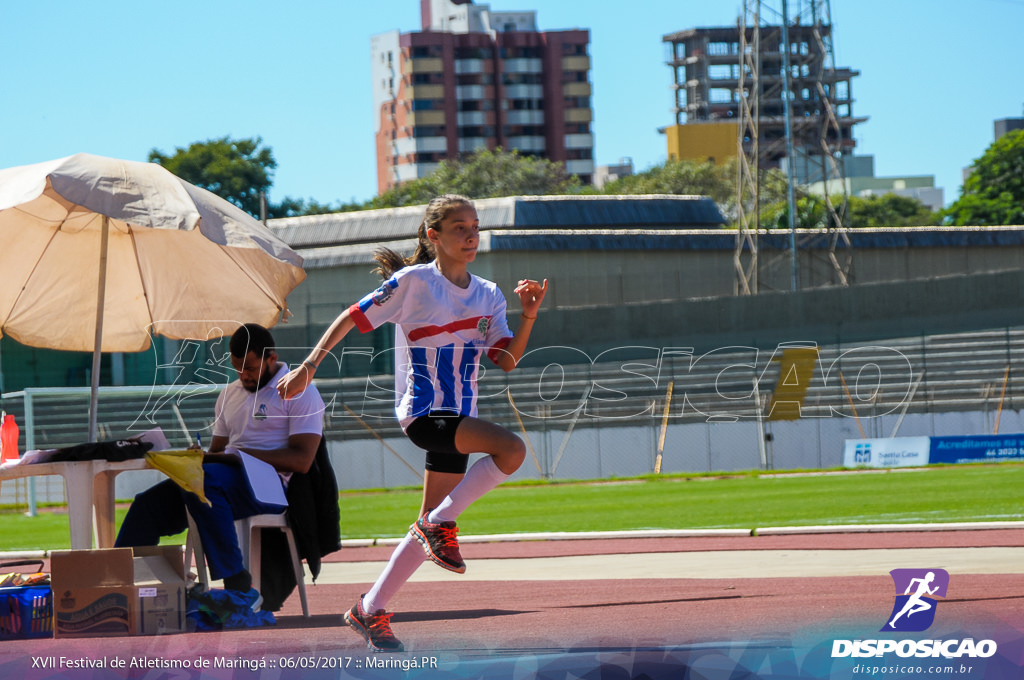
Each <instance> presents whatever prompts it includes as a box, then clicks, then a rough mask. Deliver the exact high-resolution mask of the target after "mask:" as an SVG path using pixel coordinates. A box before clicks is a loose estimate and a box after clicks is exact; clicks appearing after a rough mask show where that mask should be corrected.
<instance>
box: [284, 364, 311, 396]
mask: <svg viewBox="0 0 1024 680" xmlns="http://www.w3.org/2000/svg"><path fill="white" fill-rule="evenodd" d="M311 382H313V371H312V370H311V369H310V368H309V366H307V365H306V364H299V365H298V366H296V367H295V368H293V369H292V370H290V371H288V373H286V374H285V375H284V376H283V377H282V378H281V379H280V380H278V381H277V393H278V394H279V395H281V398H282V399H291V398H292V397H294V396H296V395H299V394H302V392H303V391H304V390H305V389H306V388H307V387H309V384H310V383H311Z"/></svg>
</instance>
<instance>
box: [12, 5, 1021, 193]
mask: <svg viewBox="0 0 1024 680" xmlns="http://www.w3.org/2000/svg"><path fill="white" fill-rule="evenodd" d="M791 2H795V0H791ZM776 4H777V3H776ZM490 5H491V7H492V8H493V9H495V10H536V11H537V19H538V23H539V26H540V28H541V30H557V29H565V28H587V29H589V30H590V32H591V60H592V67H593V70H592V73H591V81H592V83H593V89H594V98H593V104H594V116H595V120H594V126H593V129H594V134H595V160H596V162H597V163H598V164H601V165H604V164H608V163H614V162H617V161H618V159H620V158H622V157H630V158H632V159H633V161H634V164H635V166H636V167H637V169H638V170H643V169H645V168H648V167H650V166H652V165H655V164H658V163H661V162H663V161H664V159H665V156H666V152H665V140H664V137H663V136H662V135H660V134H658V132H657V130H658V128H659V127H663V126H665V125H669V124H671V123H672V122H673V117H672V113H671V111H670V109H671V108H672V106H673V102H674V100H673V95H672V91H671V89H670V86H671V83H672V73H671V70H670V69H669V67H668V66H666V65H665V61H666V56H667V48H666V46H665V45H664V44H663V43H662V42H661V38H662V36H663V35H665V34H667V33H672V32H675V31H680V30H685V29H688V28H694V27H701V26H726V25H732V24H734V23H735V21H736V19H737V17H738V16H739V14H740V12H741V8H742V3H741V2H739V1H738V0H730V1H729V2H720V1H718V0H636V1H634V2H631V3H596V2H593V0H494V1H493V2H491V3H490ZM831 10H832V20H833V24H834V26H835V51H836V63H837V65H839V66H849V67H851V68H854V69H856V70H859V71H860V73H861V75H860V76H858V77H857V78H855V79H854V81H853V85H852V89H853V94H854V97H855V99H856V101H855V104H854V108H853V112H854V114H855V115H858V116H867V117H868V118H869V120H868V122H866V123H863V124H861V125H859V126H857V128H856V138H857V142H858V153H861V154H871V155H874V156H875V172H876V175H878V176H894V175H934V176H935V177H936V184H937V185H938V186H941V187H944V188H945V192H946V202H947V204H948V203H949V202H951V201H952V200H953V199H955V198H956V196H957V195H958V194H959V188H960V185H961V183H962V176H961V170H962V168H964V167H965V166H967V165H969V164H970V163H971V161H972V160H973V159H975V158H977V157H978V156H980V155H981V154H982V153H983V152H984V150H985V148H986V147H987V146H988V145H989V144H990V143H991V142H992V124H993V121H994V120H996V119H1000V118H1017V117H1021V116H1022V115H1024V69H1022V68H1021V65H1022V64H1024V48H1022V45H1024V39H1022V35H1021V27H1022V26H1024V0H973V1H972V2H965V1H964V0H831ZM419 25H420V24H419V2H418V0H376V1H373V2H370V1H364V2H355V1H352V0H335V1H333V2H331V1H327V0H294V1H293V2H289V3H282V2H264V1H263V0H250V1H248V2H241V1H236V0H205V1H203V2H198V1H195V0H168V1H165V2H157V1H150V0H147V1H144V2H140V1H139V0H131V1H126V0H98V1H97V2H93V3H88V2H79V1H72V0H34V1H32V2H7V3H4V7H3V9H0V63H2V66H0V88H2V99H0V102H2V104H0V167H4V168H6V167H11V166H15V165H23V164H27V163H34V162H39V161H44V160H48V159H52V158H58V157H61V156H67V155H70V154H73V153H78V152H89V153H94V154H99V155H104V156H112V157H117V158H125V159H130V160H145V159H146V156H147V154H148V153H149V151H150V149H153V148H157V149H160V150H161V151H164V152H173V150H174V148H175V147H178V146H187V145H188V144H190V143H191V142H194V141H199V140H206V139H212V138H216V137H222V136H225V135H228V136H231V137H235V138H240V137H252V136H260V137H262V138H263V141H264V143H265V144H266V145H268V146H270V147H271V148H272V149H273V151H274V155H275V157H276V159H277V161H278V169H277V171H276V174H275V177H274V188H273V190H272V192H271V199H272V200H274V201H277V200H280V199H281V198H283V197H284V196H292V197H295V198H307V199H308V198H314V199H316V200H318V201H320V202H323V203H327V202H334V201H339V200H340V201H349V200H359V201H362V200H365V199H367V198H370V197H372V196H373V195H374V194H375V193H376V181H375V158H374V142H373V111H372V105H371V99H370V63H369V62H370V36H372V35H374V34H377V33H382V32H385V31H389V30H394V29H398V30H401V31H412V30H418V29H419Z"/></svg>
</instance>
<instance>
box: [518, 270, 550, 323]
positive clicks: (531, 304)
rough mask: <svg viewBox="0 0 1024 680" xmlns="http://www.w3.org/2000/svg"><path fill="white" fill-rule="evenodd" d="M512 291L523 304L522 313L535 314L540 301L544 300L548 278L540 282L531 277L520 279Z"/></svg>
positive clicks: (525, 314)
mask: <svg viewBox="0 0 1024 680" xmlns="http://www.w3.org/2000/svg"><path fill="white" fill-rule="evenodd" d="M513 292H515V294H516V295H518V296H519V301H520V302H521V303H522V305H523V315H524V316H530V317H533V316H537V310H538V309H540V303H541V302H543V301H544V295H546V294H547V292H548V280H547V279H544V283H543V284H540V283H537V282H536V281H534V280H532V279H521V280H520V281H519V285H518V286H516V289H515V291H513Z"/></svg>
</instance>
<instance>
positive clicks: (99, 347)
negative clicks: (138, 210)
mask: <svg viewBox="0 0 1024 680" xmlns="http://www.w3.org/2000/svg"><path fill="white" fill-rule="evenodd" d="M102 219H103V224H102V226H101V227H100V280H99V293H98V295H99V297H98V300H97V302H96V342H95V344H93V350H92V388H91V389H90V390H89V441H90V442H95V441H96V439H97V434H96V433H97V429H98V428H97V414H96V411H97V407H98V406H99V389H100V358H101V356H102V351H103V301H104V298H105V297H106V293H107V239H108V236H109V231H110V218H109V217H107V216H106V215H103V217H102Z"/></svg>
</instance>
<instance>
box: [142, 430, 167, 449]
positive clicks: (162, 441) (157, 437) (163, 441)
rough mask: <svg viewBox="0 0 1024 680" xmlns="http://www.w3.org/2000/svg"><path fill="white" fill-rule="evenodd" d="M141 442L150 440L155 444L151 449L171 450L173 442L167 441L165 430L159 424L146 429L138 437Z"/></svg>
mask: <svg viewBox="0 0 1024 680" xmlns="http://www.w3.org/2000/svg"><path fill="white" fill-rule="evenodd" d="M138 439H139V441H140V442H149V443H151V444H152V445H153V448H151V449H150V451H170V450H171V443H170V442H169V441H167V436H166V435H165V434H164V430H163V428H162V427H160V426H159V425H158V426H156V427H154V428H153V429H152V430H146V431H145V432H143V433H142V435H140V436H139V437H138Z"/></svg>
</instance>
